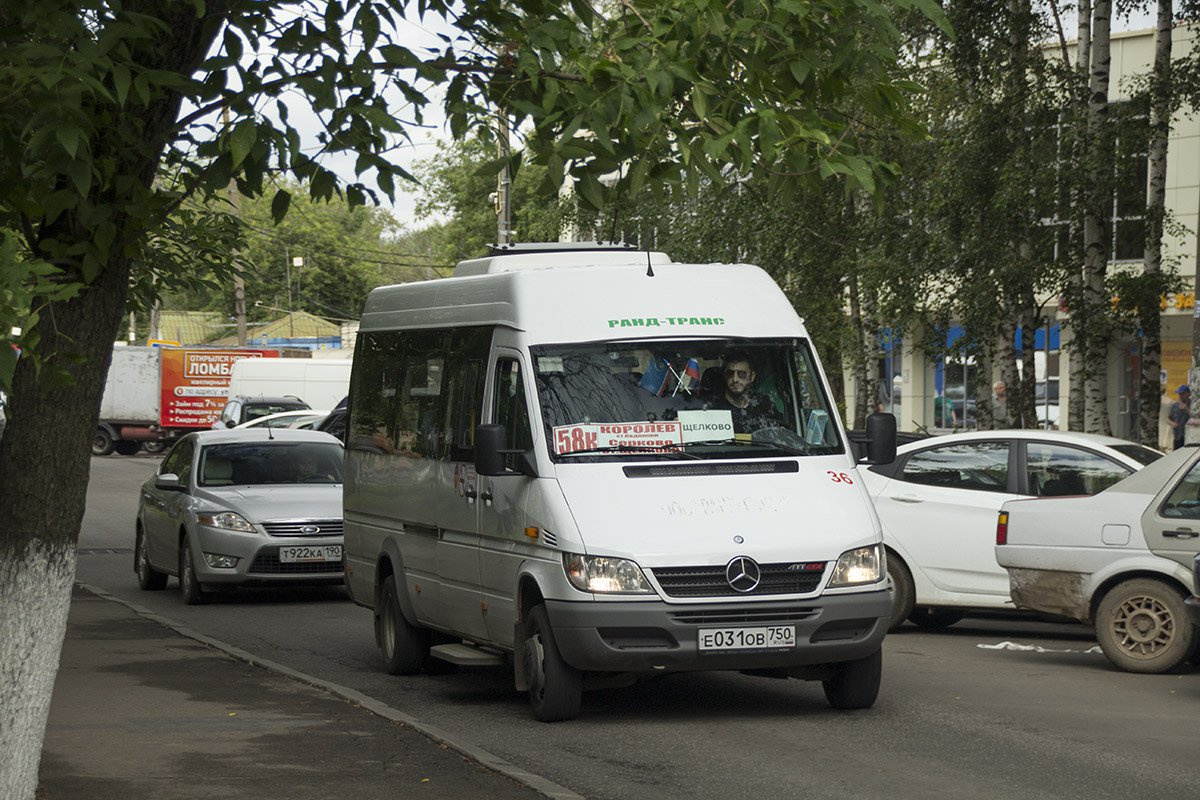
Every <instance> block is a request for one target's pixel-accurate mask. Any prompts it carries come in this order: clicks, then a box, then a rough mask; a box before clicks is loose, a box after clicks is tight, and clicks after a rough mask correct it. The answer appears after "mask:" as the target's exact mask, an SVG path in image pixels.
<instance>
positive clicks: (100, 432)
mask: <svg viewBox="0 0 1200 800" xmlns="http://www.w3.org/2000/svg"><path fill="white" fill-rule="evenodd" d="M112 451H113V439H112V436H110V435H109V433H108V431H106V430H104V428H97V429H96V435H95V436H93V437H92V455H94V456H107V455H112Z"/></svg>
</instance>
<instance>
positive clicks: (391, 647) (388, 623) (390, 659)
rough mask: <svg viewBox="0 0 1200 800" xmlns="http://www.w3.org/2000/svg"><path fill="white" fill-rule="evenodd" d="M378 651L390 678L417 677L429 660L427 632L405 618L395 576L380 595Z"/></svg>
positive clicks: (390, 578) (385, 583)
mask: <svg viewBox="0 0 1200 800" xmlns="http://www.w3.org/2000/svg"><path fill="white" fill-rule="evenodd" d="M379 647H380V649H381V650H382V651H383V669H384V671H385V672H387V674H389V675H416V674H417V673H419V672H420V671H421V668H422V667H424V666H425V662H426V660H428V659H429V631H427V630H424V629H423V628H418V627H416V626H415V625H413V624H412V623H410V622H409V621H408V620H407V619H405V618H404V612H403V611H402V610H401V609H400V595H399V593H398V591H397V589H396V576H395V575H389V576H388V577H387V579H386V580H384V582H383V586H382V587H381V588H380V591H379Z"/></svg>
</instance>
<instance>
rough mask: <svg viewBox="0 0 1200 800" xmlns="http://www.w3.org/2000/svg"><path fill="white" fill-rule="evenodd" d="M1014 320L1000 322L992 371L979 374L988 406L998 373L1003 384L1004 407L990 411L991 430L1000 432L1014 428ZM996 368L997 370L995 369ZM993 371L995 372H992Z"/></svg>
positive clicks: (1015, 384) (1015, 361) (1015, 327)
mask: <svg viewBox="0 0 1200 800" xmlns="http://www.w3.org/2000/svg"><path fill="white" fill-rule="evenodd" d="M1016 331H1017V323H1016V320H1014V319H1012V318H1011V317H1006V318H1004V319H1002V320H1000V326H999V328H998V329H997V331H996V345H995V347H996V351H995V356H994V359H993V362H992V369H989V370H988V371H987V372H985V373H981V377H983V378H985V380H984V381H983V383H984V384H986V385H987V387H988V395H987V397H988V404H989V405H991V404H992V402H993V396H994V394H995V390H994V389H993V388H992V387H993V386H994V385H995V383H996V380H997V379H996V378H994V377H993V375H994V374H995V373H999V378H998V379H999V380H1000V381H1003V382H1004V387H1005V392H1006V399H1005V401H1004V406H1003V407H1002V408H1000V409H996V408H993V409H992V429H993V430H1002V429H1005V428H1012V427H1015V426H1014V424H1013V407H1014V403H1013V402H1012V394H1011V392H1013V391H1015V390H1016V387H1017V343H1016ZM997 368H998V369H997ZM993 370H995V372H993Z"/></svg>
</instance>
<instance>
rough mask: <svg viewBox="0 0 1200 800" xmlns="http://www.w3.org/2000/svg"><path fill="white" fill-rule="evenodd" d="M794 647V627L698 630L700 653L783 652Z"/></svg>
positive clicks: (775, 626) (773, 626)
mask: <svg viewBox="0 0 1200 800" xmlns="http://www.w3.org/2000/svg"><path fill="white" fill-rule="evenodd" d="M795 646H796V626H795V625H769V626H767V627H763V628H701V629H700V652H702V653H706V652H707V653H720V652H728V651H730V650H784V649H787V648H789V647H795Z"/></svg>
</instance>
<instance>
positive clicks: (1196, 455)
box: [995, 447, 1200, 673]
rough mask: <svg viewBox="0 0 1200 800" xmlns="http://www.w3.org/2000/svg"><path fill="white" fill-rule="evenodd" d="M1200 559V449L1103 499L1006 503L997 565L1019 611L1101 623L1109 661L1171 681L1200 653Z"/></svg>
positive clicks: (1166, 461) (1184, 451)
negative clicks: (1197, 589)
mask: <svg viewBox="0 0 1200 800" xmlns="http://www.w3.org/2000/svg"><path fill="white" fill-rule="evenodd" d="M1197 552H1200V447H1185V448H1181V449H1179V450H1176V451H1174V452H1172V453H1171V454H1170V455H1168V456H1165V457H1163V458H1162V459H1161V460H1159V461H1156V462H1154V463H1153V464H1151V465H1150V466H1148V467H1146V468H1145V469H1143V470H1141V471H1140V472H1138V473H1137V474H1136V475H1131V476H1130V477H1128V478H1126V479H1125V480H1123V481H1121V482H1120V483H1116V484H1114V485H1113V486H1111V487H1109V488H1108V489H1106V490H1105V491H1103V492H1101V493H1099V494H1097V495H1096V496H1095V497H1071V498H1061V499H1054V500H1021V501H1015V502H1009V503H1005V504H1004V507H1003V510H1002V513H1001V514H1000V516H999V518H998V523H997V528H996V545H995V553H996V560H997V562H998V563H999V564H1000V565H1001V566H1003V567H1005V568H1006V569H1007V571H1008V576H1009V582H1010V586H1011V589H1012V598H1013V602H1014V603H1016V606H1017V607H1018V608H1026V609H1031V610H1034V611H1043V612H1046V613H1050V614H1058V615H1061V616H1067V617H1072V618H1074V619H1078V620H1080V621H1081V622H1088V623H1093V624H1094V625H1095V628H1096V640H1097V641H1098V642H1099V643H1100V649H1101V650H1103V651H1104V655H1106V656H1108V660H1109V661H1111V662H1112V663H1113V664H1115V665H1116V666H1117V667H1120V668H1121V669H1123V670H1126V671H1127V672H1148V673H1157V672H1166V671H1167V670H1170V669H1173V668H1175V667H1176V666H1178V665H1179V664H1180V662H1182V661H1183V660H1184V659H1186V658H1190V657H1193V654H1194V652H1195V648H1196V646H1197V636H1196V632H1195V628H1194V626H1193V625H1192V622H1191V620H1190V619H1189V614H1188V611H1187V606H1186V605H1185V598H1186V597H1187V596H1188V595H1189V594H1190V591H1189V590H1190V589H1191V588H1192V584H1193V571H1192V570H1193V566H1194V564H1195V562H1194V557H1195V556H1196V554H1197Z"/></svg>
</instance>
